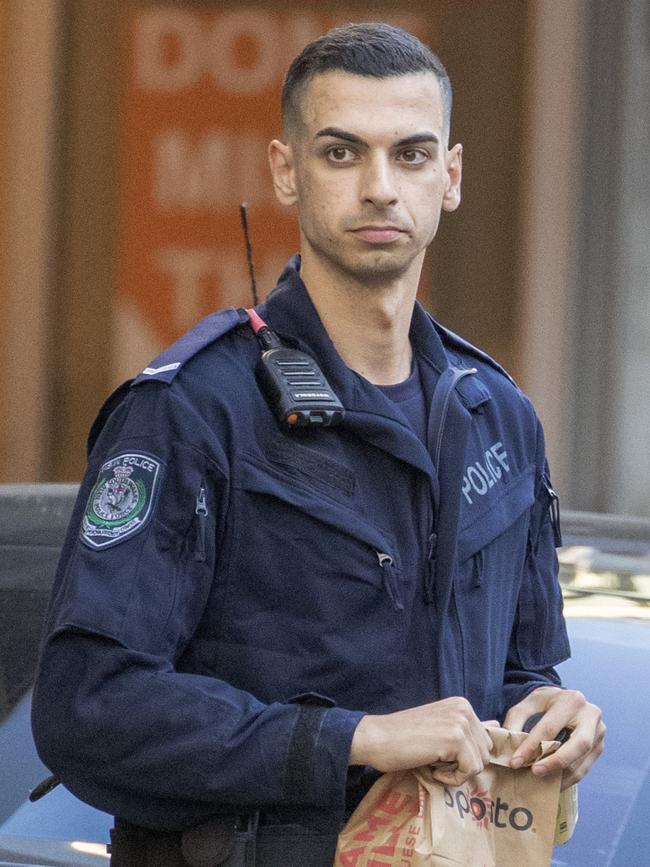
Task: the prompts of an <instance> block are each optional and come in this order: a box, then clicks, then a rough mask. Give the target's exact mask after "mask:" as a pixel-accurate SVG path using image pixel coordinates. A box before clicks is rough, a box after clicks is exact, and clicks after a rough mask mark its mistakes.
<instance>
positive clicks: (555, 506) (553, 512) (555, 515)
mask: <svg viewBox="0 0 650 867" xmlns="http://www.w3.org/2000/svg"><path fill="white" fill-rule="evenodd" d="M544 487H545V488H546V493H547V494H548V496H549V499H550V501H551V502H550V503H549V507H548V511H549V514H550V516H551V527H552V528H553V542H554V544H555V547H556V548H561V547H562V528H561V526H560V498H559V497H558V495H557V494H556V493H555V491H554V490H553V488H552V487H551V481H550V479H549V478H548V476H544Z"/></svg>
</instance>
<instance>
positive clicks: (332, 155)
mask: <svg viewBox="0 0 650 867" xmlns="http://www.w3.org/2000/svg"><path fill="white" fill-rule="evenodd" d="M356 156H357V155H356V154H355V152H354V151H353V150H352V149H351V148H348V147H345V146H344V145H334V147H331V148H328V149H327V157H328V159H329V160H330V162H333V163H351V162H353V161H354V160H355V159H356Z"/></svg>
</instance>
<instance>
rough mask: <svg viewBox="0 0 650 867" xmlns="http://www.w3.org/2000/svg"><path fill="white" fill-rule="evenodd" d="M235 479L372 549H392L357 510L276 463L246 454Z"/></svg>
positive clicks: (392, 544)
mask: <svg viewBox="0 0 650 867" xmlns="http://www.w3.org/2000/svg"><path fill="white" fill-rule="evenodd" d="M235 483H236V484H237V485H238V486H239V487H241V488H242V489H244V490H246V491H253V492H255V493H258V494H266V495H267V496H270V497H275V498H276V499H278V500H282V501H283V502H285V503H288V504H289V505H291V506H294V507H295V508H297V509H298V510H299V511H301V512H303V513H305V514H307V515H310V516H311V517H312V518H316V520H318V521H322V522H323V523H325V524H328V525H329V526H331V527H335V528H336V529H337V530H339V531H340V532H342V533H345V534H346V535H347V536H351V537H352V538H354V539H357V540H360V541H362V542H365V543H366V544H367V545H369V546H370V547H371V548H374V550H375V551H390V552H391V553H392V552H394V551H395V547H396V546H395V541H394V539H393V538H392V536H391V534H389V533H387V532H386V531H384V530H383V529H381V528H379V527H377V526H375V525H374V524H371V523H370V522H369V521H366V520H364V519H363V518H362V517H361V516H360V515H359V512H358V511H355V510H354V509H353V508H351V507H348V506H346V505H345V504H344V503H342V502H340V501H339V500H336V499H334V498H333V497H330V496H328V494H327V493H325V492H324V491H323V490H321V489H320V488H318V489H315V488H311V487H310V486H309V484H308V483H307V482H306V481H303V480H302V479H299V478H297V477H294V476H286V475H283V474H282V471H281V470H280V469H279V468H278V467H274V466H272V465H270V464H268V465H267V464H262V463H261V462H258V461H257V460H255V459H253V458H252V457H251V456H248V457H247V459H246V460H245V461H242V462H241V464H240V466H239V472H238V474H237V480H236V482H235Z"/></svg>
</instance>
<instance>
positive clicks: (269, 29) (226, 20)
mask: <svg viewBox="0 0 650 867" xmlns="http://www.w3.org/2000/svg"><path fill="white" fill-rule="evenodd" d="M240 39H248V40H250V41H251V42H252V43H253V44H254V46H255V56H254V58H253V62H252V64H251V65H250V66H242V65H240V64H239V63H238V62H237V40H240ZM281 40H282V36H281V34H280V33H279V32H278V25H277V23H276V21H275V20H274V19H273V18H272V16H271V15H269V14H268V13H266V12H262V11H261V10H254V9H250V10H247V9H238V10H236V11H232V12H225V13H224V14H223V15H220V16H219V17H218V18H217V19H216V21H215V23H214V27H213V29H212V31H211V34H210V40H209V43H208V44H207V45H206V58H205V59H206V65H207V66H209V69H210V72H211V73H212V76H213V78H214V80H215V82H216V84H217V85H218V86H219V87H220V88H221V89H222V90H224V91H225V92H226V93H235V94H241V95H246V94H254V93H259V92H260V91H265V90H267V89H268V87H269V82H271V81H273V80H274V78H275V76H276V72H277V69H278V65H279V63H280V57H279V56H278V51H277V49H278V46H279V45H281V44H282V43H281Z"/></svg>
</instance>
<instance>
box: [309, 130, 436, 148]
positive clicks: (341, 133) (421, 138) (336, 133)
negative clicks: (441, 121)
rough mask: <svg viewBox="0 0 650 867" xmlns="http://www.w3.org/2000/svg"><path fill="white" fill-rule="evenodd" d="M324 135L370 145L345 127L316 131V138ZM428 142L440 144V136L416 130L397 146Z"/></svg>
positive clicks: (352, 142)
mask: <svg viewBox="0 0 650 867" xmlns="http://www.w3.org/2000/svg"><path fill="white" fill-rule="evenodd" d="M322 137H330V138H338V139H341V140H342V141H349V142H351V144H358V145H363V146H364V147H368V142H366V141H364V140H363V139H362V138H360V137H359V136H358V135H355V134H354V133H352V132H347V131H346V130H344V129H339V128H338V127H336V126H326V127H325V128H324V129H321V130H319V131H318V132H317V133H316V136H315V138H322ZM427 142H433V143H434V144H440V137H439V136H437V135H436V134H435V133H434V132H430V131H429V130H424V131H423V132H416V133H414V134H413V135H409V136H406V138H401V139H400V140H399V141H398V142H397V143H396V146H397V147H403V146H404V145H413V144H425V143H427Z"/></svg>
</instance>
